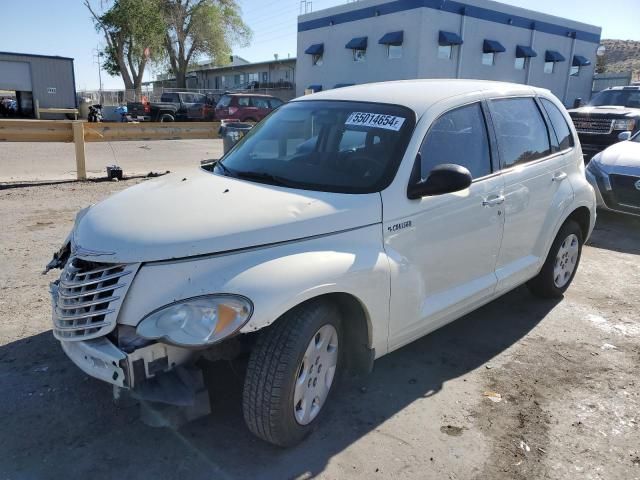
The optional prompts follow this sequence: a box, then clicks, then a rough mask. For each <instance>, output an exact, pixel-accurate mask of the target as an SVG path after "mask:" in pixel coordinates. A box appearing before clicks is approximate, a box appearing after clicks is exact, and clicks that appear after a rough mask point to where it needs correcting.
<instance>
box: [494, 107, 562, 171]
mask: <svg viewBox="0 0 640 480" xmlns="http://www.w3.org/2000/svg"><path fill="white" fill-rule="evenodd" d="M490 105H491V118H492V119H493V123H494V125H495V130H496V136H497V139H498V147H499V148H500V154H501V157H502V167H503V168H509V167H512V166H514V165H519V164H523V163H527V162H531V161H533V160H537V159H539V158H542V157H546V156H547V155H549V154H550V153H551V145H550V143H549V132H548V131H547V126H546V124H545V122H544V119H543V118H542V114H541V113H540V110H539V109H538V106H537V105H536V102H535V100H534V99H533V98H506V99H498V100H492V101H491V102H490Z"/></svg>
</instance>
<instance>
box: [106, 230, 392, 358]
mask: <svg viewBox="0 0 640 480" xmlns="http://www.w3.org/2000/svg"><path fill="white" fill-rule="evenodd" d="M381 237H382V234H381V230H380V225H372V226H368V227H363V228H359V229H355V230H351V231H348V232H343V233H339V234H333V235H325V236H320V237H316V238H313V239H309V240H303V241H296V242H291V243H284V244H280V245H277V246H271V247H265V248H256V249H250V250H245V251H242V252H239V253H234V254H226V255H212V256H206V257H200V258H194V259H185V260H176V261H166V262H156V263H149V264H144V265H143V266H142V267H141V268H140V270H139V272H138V274H137V275H136V278H135V279H134V281H133V283H132V285H131V287H130V289H129V291H128V293H127V297H126V298H125V301H124V303H123V306H122V310H121V311H120V314H119V317H118V323H121V324H126V325H131V326H136V325H137V324H138V323H139V322H140V320H142V318H144V316H146V315H147V314H148V313H150V312H152V311H153V310H156V309H157V308H160V307H162V306H164V305H167V304H169V303H172V302H175V301H178V300H182V299H186V298H190V297H194V296H198V295H204V294H211V293H231V294H239V295H244V296H245V297H247V298H249V299H250V300H251V301H252V302H253V305H254V312H253V315H252V317H251V319H250V320H249V322H248V323H247V324H246V325H245V326H244V327H243V328H242V329H241V332H242V333H249V332H254V331H257V330H260V329H262V328H264V327H266V326H267V325H270V324H271V323H273V322H274V321H276V320H277V319H278V318H279V317H280V316H281V315H282V314H284V313H285V312H287V311H289V310H290V309H291V308H293V307H295V306H296V305H299V304H300V303H302V302H304V301H306V300H309V299H311V298H314V297H318V296H320V295H324V294H329V293H347V294H350V295H352V296H354V297H355V298H356V299H357V300H358V301H359V302H360V304H361V305H362V306H363V308H364V310H365V313H366V316H367V319H368V323H369V332H368V333H369V346H370V347H373V348H375V349H376V353H377V354H379V355H382V354H384V353H385V352H386V351H387V334H388V316H389V295H390V283H389V282H390V280H389V262H388V260H387V257H386V254H385V253H384V251H383V249H382V240H381Z"/></svg>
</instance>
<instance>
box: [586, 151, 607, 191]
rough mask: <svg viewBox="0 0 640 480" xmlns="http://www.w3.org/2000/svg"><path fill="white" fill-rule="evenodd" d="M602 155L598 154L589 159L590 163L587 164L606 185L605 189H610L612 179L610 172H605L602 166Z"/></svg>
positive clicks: (594, 174) (590, 170)
mask: <svg viewBox="0 0 640 480" xmlns="http://www.w3.org/2000/svg"><path fill="white" fill-rule="evenodd" d="M600 156H601V154H598V155H596V156H595V157H593V158H592V159H591V160H590V161H589V163H588V164H587V171H588V172H589V173H590V174H591V175H593V176H594V177H596V178H599V179H600V180H601V181H602V185H603V186H604V188H605V190H608V191H610V190H611V181H610V180H609V174H608V173H607V172H605V171H604V170H603V169H602V167H601V166H600V163H599V160H600Z"/></svg>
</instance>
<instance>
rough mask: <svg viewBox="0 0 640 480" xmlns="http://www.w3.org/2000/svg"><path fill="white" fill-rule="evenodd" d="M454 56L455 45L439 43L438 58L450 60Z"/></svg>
mask: <svg viewBox="0 0 640 480" xmlns="http://www.w3.org/2000/svg"><path fill="white" fill-rule="evenodd" d="M452 56H453V45H438V58H443V59H445V60H450V59H451V57H452Z"/></svg>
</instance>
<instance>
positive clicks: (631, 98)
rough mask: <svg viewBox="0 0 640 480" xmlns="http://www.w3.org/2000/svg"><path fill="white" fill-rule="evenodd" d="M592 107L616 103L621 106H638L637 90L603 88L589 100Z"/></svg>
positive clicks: (639, 106)
mask: <svg viewBox="0 0 640 480" xmlns="http://www.w3.org/2000/svg"><path fill="white" fill-rule="evenodd" d="M589 105H591V106H593V107H602V106H605V105H617V106H621V107H629V108H640V89H639V90H635V89H634V90H604V91H602V92H600V93H598V94H596V95H595V96H594V97H593V98H592V99H591V102H589Z"/></svg>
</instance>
